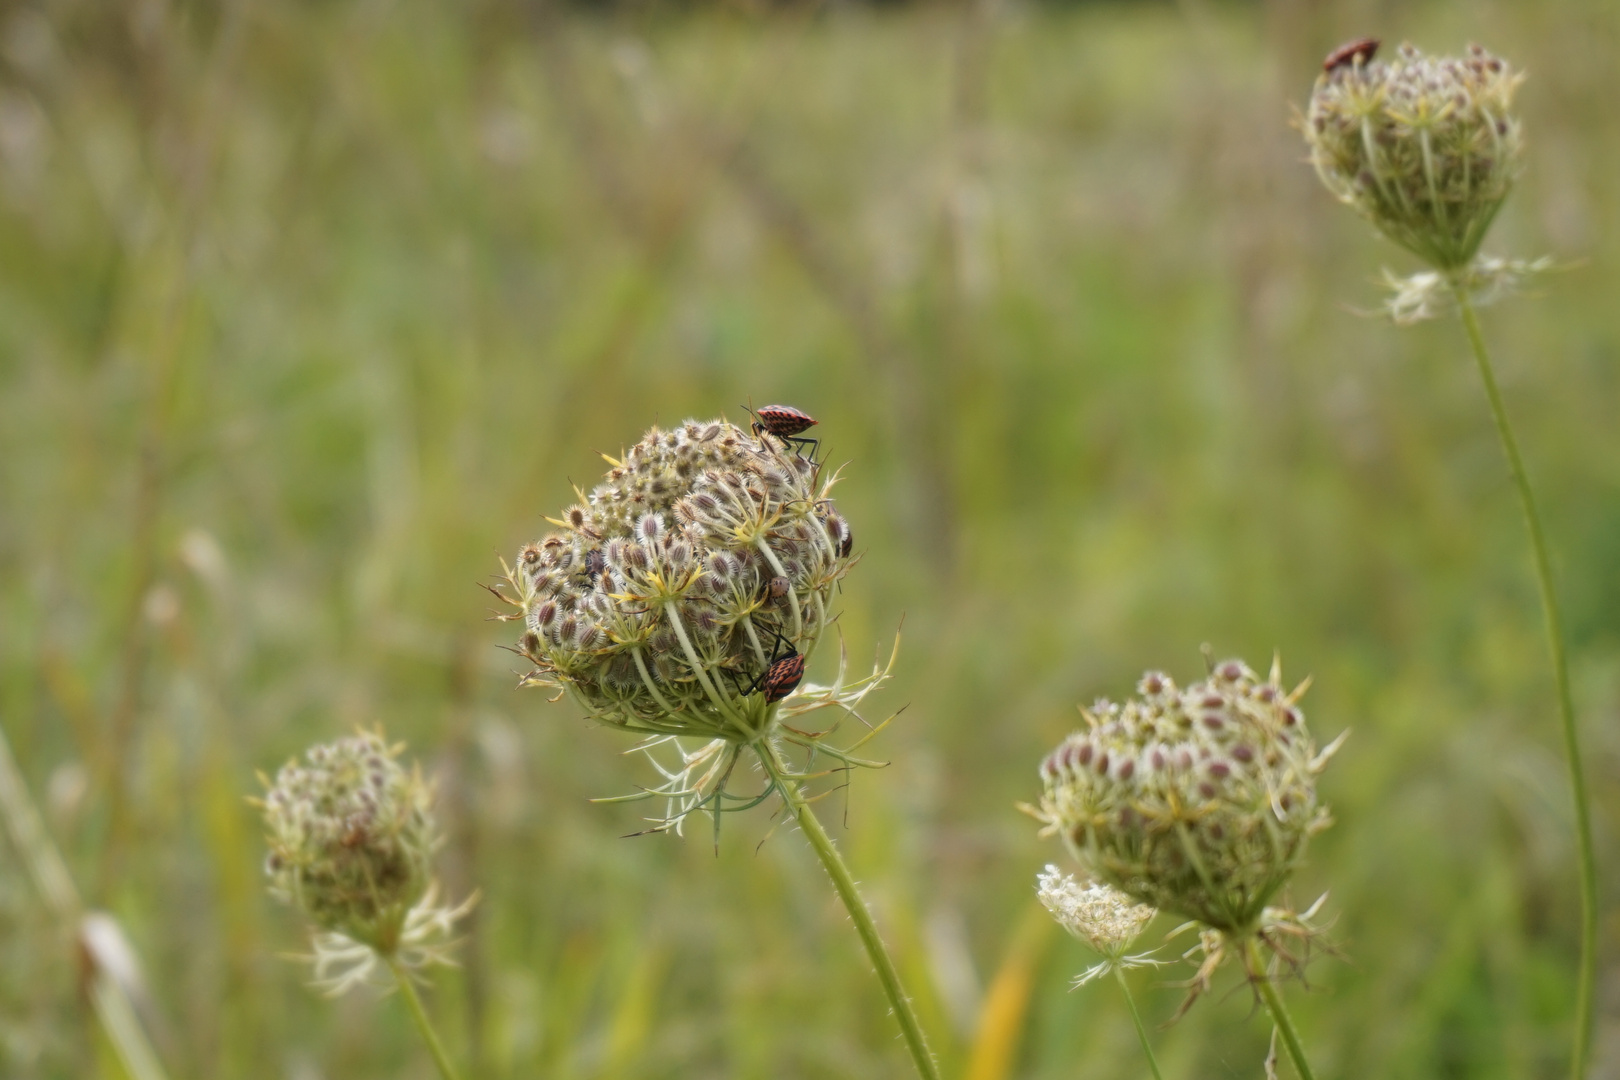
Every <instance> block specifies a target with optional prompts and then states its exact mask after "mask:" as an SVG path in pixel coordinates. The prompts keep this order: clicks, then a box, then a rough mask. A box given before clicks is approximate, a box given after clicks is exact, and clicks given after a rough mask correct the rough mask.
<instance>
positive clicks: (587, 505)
mask: <svg viewBox="0 0 1620 1080" xmlns="http://www.w3.org/2000/svg"><path fill="white" fill-rule="evenodd" d="M608 461H609V463H610V464H611V465H612V468H611V469H610V470H609V472H608V473H607V475H606V477H605V478H604V479H603V480H602V482H601V483H600V484H598V485H597V486H596V487H595V488H594V489H593V490H592V491H591V493H590V494H589V496H583V495H582V497H581V501H580V502H579V503H578V504H576V505H574V506H571V507H569V508H568V509H567V510H565V511H564V512H563V514H562V517H561V518H560V519H552V520H553V521H554V523H555V524H557V525H559V526H560V527H561V531H559V532H555V533H552V534H551V535H549V536H546V537H545V538H543V539H541V540H540V541H538V542H536V543H533V544H530V545H528V546H526V547H524V548H523V550H522V551H521V552H519V554H518V562H517V566H516V567H514V568H512V569H511V570H510V572H509V574H508V581H509V583H510V585H511V586H512V588H513V590H514V592H515V594H516V595H515V598H514V603H516V605H517V606H518V608H519V609H520V616H519V617H521V618H522V619H523V622H524V626H525V628H526V632H525V633H524V635H523V639H522V642H521V645H520V651H521V652H522V653H523V655H524V656H525V657H527V658H528V659H529V660H531V661H532V662H533V663H534V665H535V668H536V670H535V673H534V674H533V675H531V676H530V678H529V680H528V681H529V682H531V683H533V684H539V685H550V686H556V687H560V688H562V689H565V690H567V691H569V692H571V693H573V694H574V695H575V697H576V698H577V699H578V700H579V701H580V702H581V703H582V704H583V705H584V706H585V707H586V708H587V710H588V711H589V712H590V713H591V715H592V716H593V717H595V718H596V719H598V720H601V721H603V722H605V723H608V724H612V725H614V726H618V727H623V728H627V729H629V730H634V731H641V732H647V733H654V734H675V735H701V736H705V737H718V738H726V739H732V740H737V741H748V740H750V739H753V738H757V737H758V736H759V735H760V734H762V733H763V731H762V728H763V725H764V724H765V723H766V722H767V716H768V715H769V712H768V710H767V709H766V707H765V702H764V699H763V696H762V695H760V694H759V693H758V692H757V687H756V688H755V691H754V692H747V693H745V691H748V690H749V686H750V684H751V683H752V682H753V681H754V680H755V679H756V678H757V677H758V676H759V674H760V673H761V672H763V671H764V670H765V669H766V667H768V666H769V663H770V661H771V659H772V657H773V653H775V652H776V651H777V648H778V635H780V642H781V643H782V647H783V651H785V648H786V647H791V648H793V649H795V650H797V651H798V652H800V653H807V652H809V650H810V648H811V647H812V646H813V644H814V643H815V640H816V638H817V637H818V636H819V634H820V632H821V630H822V628H823V627H824V626H825V625H826V622H827V605H828V603H829V602H830V599H831V595H832V590H833V587H834V586H835V585H836V584H837V582H838V581H839V579H840V578H842V577H843V575H844V574H845V573H846V572H847V571H848V569H849V566H850V565H851V563H852V562H853V560H852V558H851V551H850V549H851V534H850V529H849V526H848V524H847V523H846V522H845V521H844V519H843V518H842V517H840V516H839V514H838V512H837V511H836V510H835V509H834V508H833V505H832V502H831V500H830V499H829V498H827V489H828V488H830V487H831V483H830V482H829V483H828V484H826V485H825V486H822V487H819V488H818V486H817V485H818V483H819V480H820V469H819V466H817V465H815V464H813V463H812V462H810V461H808V460H806V459H805V458H803V457H800V456H798V455H796V454H793V453H791V452H788V451H787V450H786V449H784V448H782V447H780V446H779V445H778V444H777V443H775V442H773V441H771V440H770V438H769V437H768V436H761V437H759V438H758V439H756V438H755V437H753V436H750V435H749V434H748V433H746V432H744V431H743V430H741V429H740V428H737V427H735V426H733V425H732V424H729V423H726V422H724V421H719V420H715V421H709V422H706V423H704V422H698V421H691V420H689V421H687V422H685V423H684V424H682V425H680V426H679V427H677V428H675V429H673V430H670V431H663V430H660V429H658V428H654V429H652V430H651V431H649V432H648V433H647V434H646V436H645V437H644V438H643V439H642V440H641V441H640V442H638V443H637V444H636V445H634V446H632V447H631V448H630V450H629V452H628V453H626V454H624V455H623V459H622V460H614V459H612V458H609V459H608Z"/></svg>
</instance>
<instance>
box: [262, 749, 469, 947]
mask: <svg viewBox="0 0 1620 1080" xmlns="http://www.w3.org/2000/svg"><path fill="white" fill-rule="evenodd" d="M401 749H402V747H398V746H393V747H391V746H389V745H388V744H387V743H386V742H384V741H383V738H382V736H381V735H380V734H376V733H372V732H360V733H358V734H356V735H353V736H350V737H349V738H346V739H340V740H338V741H337V742H334V743H329V744H324V745H319V746H314V747H311V748H310V749H309V751H308V752H307V753H306V754H305V757H304V762H303V763H302V764H299V763H298V762H297V761H291V762H288V763H287V764H286V765H284V766H282V768H281V771H280V772H278V773H277V774H276V780H275V783H274V784H273V785H270V787H269V791H268V792H267V793H266V794H265V796H264V799H263V800H262V801H261V803H260V806H261V808H262V810H263V811H264V821H265V825H266V827H267V828H268V830H269V836H268V838H267V839H268V843H269V847H270V854H269V857H268V858H267V860H266V863H265V870H266V872H267V873H268V874H269V876H270V887H271V891H273V892H274V893H275V894H276V895H278V896H279V897H281V898H282V899H283V900H287V901H289V902H291V903H294V904H296V905H298V906H299V907H300V908H302V909H303V910H304V912H305V913H306V914H308V916H309V917H310V919H311V921H313V922H314V923H315V924H316V925H317V926H319V927H321V928H322V929H324V930H329V931H333V932H335V933H339V934H342V935H344V936H346V937H348V938H350V939H352V940H354V941H356V942H359V943H361V944H363V945H365V946H367V947H368V948H370V949H374V950H376V951H377V952H379V953H382V954H383V955H391V954H393V953H394V952H395V950H396V949H397V947H398V945H399V943H400V938H401V935H402V933H403V932H404V929H405V923H406V919H407V916H408V914H409V912H410V909H411V908H412V907H413V906H414V905H416V904H417V902H418V901H420V900H421V899H422V898H423V896H424V895H425V894H426V893H427V891H428V888H429V882H430V877H431V861H432V856H433V851H434V848H435V847H437V846H438V832H437V826H436V824H435V822H434V818H433V813H432V806H431V804H432V791H431V788H430V786H429V785H428V783H427V782H426V781H425V780H423V778H422V775H421V773H420V771H418V770H416V769H412V770H410V771H406V770H405V769H404V768H402V767H401V766H400V764H399V762H398V761H397V760H396V758H397V757H398V756H399V753H400V751H401Z"/></svg>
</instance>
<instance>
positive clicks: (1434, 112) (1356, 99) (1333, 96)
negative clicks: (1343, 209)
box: [1303, 45, 1524, 273]
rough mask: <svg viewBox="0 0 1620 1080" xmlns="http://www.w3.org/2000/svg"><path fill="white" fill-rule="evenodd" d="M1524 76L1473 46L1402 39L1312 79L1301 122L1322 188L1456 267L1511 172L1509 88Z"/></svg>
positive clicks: (1428, 256)
mask: <svg viewBox="0 0 1620 1080" xmlns="http://www.w3.org/2000/svg"><path fill="white" fill-rule="evenodd" d="M1523 80H1524V76H1523V75H1522V74H1521V73H1519V72H1516V71H1514V70H1513V68H1512V67H1510V66H1509V65H1508V64H1507V62H1506V61H1504V60H1501V59H1500V58H1498V57H1495V56H1492V55H1491V54H1490V53H1488V52H1486V51H1485V50H1484V49H1482V48H1480V47H1479V46H1478V45H1470V46H1469V47H1468V51H1467V55H1465V56H1462V57H1431V56H1425V55H1423V54H1422V53H1421V52H1419V51H1418V50H1417V49H1415V48H1413V47H1412V46H1411V45H1402V46H1401V47H1400V49H1399V50H1398V52H1397V53H1396V56H1395V58H1394V59H1393V60H1390V61H1388V62H1384V61H1374V62H1372V63H1370V64H1365V65H1363V64H1361V63H1359V62H1358V63H1354V64H1343V65H1340V66H1338V67H1335V68H1334V69H1333V70H1332V71H1327V72H1324V73H1323V74H1321V75H1320V76H1318V77H1317V80H1316V87H1315V89H1314V90H1313V91H1312V93H1311V101H1310V105H1309V106H1308V108H1307V111H1306V115H1305V120H1304V124H1303V128H1304V131H1305V141H1306V142H1307V143H1308V144H1309V146H1310V151H1311V163H1312V164H1313V165H1315V166H1316V172H1317V175H1318V176H1320V177H1321V178H1322V183H1324V184H1326V185H1327V188H1328V190H1329V191H1331V192H1332V193H1333V194H1334V195H1336V196H1337V197H1338V198H1339V199H1340V200H1341V201H1343V202H1345V203H1348V204H1349V205H1350V206H1352V207H1354V208H1355V209H1356V210H1357V211H1359V212H1360V213H1361V214H1362V215H1363V216H1365V217H1366V218H1367V219H1368V220H1370V221H1371V222H1372V223H1373V224H1374V225H1376V226H1378V228H1379V229H1380V230H1381V231H1382V232H1383V233H1384V234H1385V235H1386V236H1388V237H1389V238H1390V239H1391V240H1394V241H1395V242H1396V243H1397V244H1400V245H1401V246H1402V247H1404V248H1406V249H1408V250H1409V251H1411V252H1413V253H1414V254H1416V255H1417V256H1418V257H1419V258H1421V259H1423V260H1424V261H1425V262H1427V263H1429V264H1430V265H1431V266H1433V267H1435V268H1436V269H1437V270H1441V271H1444V272H1447V273H1451V272H1455V271H1458V270H1461V269H1462V268H1463V267H1465V266H1467V265H1468V263H1469V262H1470V261H1472V260H1473V258H1474V256H1475V255H1476V254H1477V253H1478V252H1479V245H1480V241H1482V240H1483V239H1484V238H1485V233H1486V232H1487V231H1488V230H1489V229H1490V225H1491V221H1492V220H1493V219H1494V218H1495V217H1496V212H1497V210H1499V209H1500V208H1501V206H1502V201H1503V200H1504V199H1506V198H1507V195H1508V192H1509V191H1510V190H1511V189H1512V187H1513V182H1514V180H1515V179H1516V178H1517V176H1518V172H1519V167H1520V163H1521V160H1522V158H1523V152H1524V138H1523V134H1522V132H1521V130H1520V125H1519V120H1518V118H1517V117H1515V116H1514V115H1513V111H1512V110H1513V95H1514V92H1515V91H1516V90H1517V89H1518V87H1519V84H1520V83H1521V82H1522V81H1523Z"/></svg>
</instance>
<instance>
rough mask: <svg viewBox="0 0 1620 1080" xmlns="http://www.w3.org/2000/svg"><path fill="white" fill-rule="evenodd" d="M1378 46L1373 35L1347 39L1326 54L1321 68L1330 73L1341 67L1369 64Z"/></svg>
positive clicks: (1376, 52) (1376, 53)
mask: <svg viewBox="0 0 1620 1080" xmlns="http://www.w3.org/2000/svg"><path fill="white" fill-rule="evenodd" d="M1378 46H1379V41H1378V39H1377V38H1374V37H1364V38H1356V40H1354V41H1347V42H1345V43H1344V44H1343V45H1340V46H1339V47H1338V48H1337V49H1334V50H1333V51H1332V52H1330V53H1328V54H1327V59H1326V60H1323V61H1322V70H1323V71H1326V72H1329V73H1331V72H1333V71H1335V70H1337V69H1339V68H1342V67H1355V66H1357V65H1361V66H1365V65H1367V64H1370V63H1372V58H1373V57H1374V56H1377V55H1378Z"/></svg>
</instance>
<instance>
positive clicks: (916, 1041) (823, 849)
mask: <svg viewBox="0 0 1620 1080" xmlns="http://www.w3.org/2000/svg"><path fill="white" fill-rule="evenodd" d="M754 747H755V749H756V750H757V751H758V752H759V760H760V763H761V764H762V765H764V767H765V771H766V773H768V774H769V775H770V778H771V780H772V782H773V783H775V785H776V787H777V789H778V790H780V791H781V792H782V798H783V799H784V800H786V801H787V804H788V808H789V809H791V810H792V811H793V816H794V817H795V818H797V819H798V822H799V828H800V830H802V831H803V833H804V835H805V837H806V838H807V839H808V840H809V841H810V846H811V847H812V848H814V849H815V851H816V856H817V857H818V858H820V859H821V865H822V866H824V867H825V868H826V870H827V876H828V877H830V878H832V883H833V888H834V889H835V890H836V891H837V893H838V898H839V899H840V900H842V901H843V902H844V907H845V908H846V909H847V910H848V911H849V917H850V919H851V921H853V922H854V923H855V932H856V933H858V934H859V935H860V936H861V944H862V945H865V946H866V954H867V956H869V957H870V958H871V960H872V966H873V967H874V968H876V969H877V976H878V982H880V983H882V984H883V994H884V996H885V997H887V998H888V999H889V1007H890V1008H891V1009H893V1010H894V1018H895V1020H896V1021H897V1022H898V1023H899V1024H900V1033H901V1034H902V1035H904V1036H905V1040H906V1048H907V1049H908V1050H910V1051H911V1060H912V1061H913V1062H914V1063H915V1064H916V1066H917V1075H918V1076H920V1077H922V1078H923V1080H939V1070H938V1068H937V1067H936V1066H935V1064H934V1056H933V1055H932V1054H931V1053H929V1050H928V1041H927V1040H926V1039H925V1038H924V1037H923V1031H922V1025H920V1024H919V1023H918V1022H917V1013H916V1010H914V1009H913V1008H912V1007H911V999H910V998H908V997H907V996H906V990H905V987H904V986H902V985H901V984H900V973H899V972H898V971H896V970H895V967H894V961H893V960H892V959H890V958H889V952H888V950H887V949H886V948H884V946H883V939H882V938H880V937H879V936H878V931H877V925H876V924H875V923H874V922H873V921H872V913H871V911H869V910H868V909H867V907H866V901H865V900H862V899H861V894H860V891H859V890H858V889H857V888H856V887H855V879H854V877H852V876H851V875H850V872H849V867H848V866H847V865H845V863H844V859H843V856H841V855H839V854H838V848H837V847H836V846H834V844H833V841H832V837H830V836H828V835H827V830H826V829H824V828H822V827H821V822H820V820H819V819H817V817H816V815H815V811H813V810H811V809H810V804H809V803H808V802H806V801H805V798H804V792H802V791H801V790H799V782H798V781H797V780H795V779H794V778H793V777H791V776H790V775H788V771H787V766H786V765H785V764H784V763H783V761H782V758H781V755H780V754H779V752H778V751H777V749H776V747H775V746H772V745H771V744H770V742H769V741H767V740H763V739H762V740H760V741H759V742H757V743H755V744H754Z"/></svg>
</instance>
